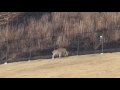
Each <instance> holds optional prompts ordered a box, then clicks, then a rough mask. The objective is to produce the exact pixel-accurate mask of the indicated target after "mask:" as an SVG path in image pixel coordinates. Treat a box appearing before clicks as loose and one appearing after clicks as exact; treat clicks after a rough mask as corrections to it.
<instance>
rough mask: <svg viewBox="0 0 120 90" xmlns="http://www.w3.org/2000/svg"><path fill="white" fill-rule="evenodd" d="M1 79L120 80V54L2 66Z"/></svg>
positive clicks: (92, 55)
mask: <svg viewBox="0 0 120 90" xmlns="http://www.w3.org/2000/svg"><path fill="white" fill-rule="evenodd" d="M0 78H120V53H119V52H116V53H105V54H103V55H101V54H90V55H80V56H70V57H63V58H61V59H58V58H57V59H54V60H52V59H46V60H40V59H38V60H33V61H31V62H28V61H22V62H15V63H8V64H7V65H5V64H1V65H0Z"/></svg>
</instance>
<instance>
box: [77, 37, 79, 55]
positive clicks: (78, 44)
mask: <svg viewBox="0 0 120 90" xmlns="http://www.w3.org/2000/svg"><path fill="white" fill-rule="evenodd" d="M77 46H78V47H77V55H79V37H78V45H77Z"/></svg>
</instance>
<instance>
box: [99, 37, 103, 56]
mask: <svg viewBox="0 0 120 90" xmlns="http://www.w3.org/2000/svg"><path fill="white" fill-rule="evenodd" d="M100 42H101V43H102V52H101V54H103V36H100Z"/></svg>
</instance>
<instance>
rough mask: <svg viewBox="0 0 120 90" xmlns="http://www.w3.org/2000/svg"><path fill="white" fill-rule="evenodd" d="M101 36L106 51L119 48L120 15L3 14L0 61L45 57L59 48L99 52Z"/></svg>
mask: <svg viewBox="0 0 120 90" xmlns="http://www.w3.org/2000/svg"><path fill="white" fill-rule="evenodd" d="M100 35H103V37H104V43H105V44H104V47H108V48H109V47H115V46H116V47H119V46H120V13H119V12H1V13H0V60H7V59H13V58H20V57H24V58H25V57H28V58H29V57H34V56H43V53H44V52H45V53H44V54H46V52H50V53H51V51H52V50H53V49H54V48H58V47H66V48H68V49H69V50H72V49H74V50H76V49H77V47H79V50H80V51H81V50H88V49H90V50H94V49H95V50H96V49H98V48H100V45H101V43H100V40H99V39H100ZM78 38H79V41H80V43H79V46H78ZM116 42H117V44H116ZM50 53H47V55H48V54H50Z"/></svg>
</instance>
